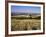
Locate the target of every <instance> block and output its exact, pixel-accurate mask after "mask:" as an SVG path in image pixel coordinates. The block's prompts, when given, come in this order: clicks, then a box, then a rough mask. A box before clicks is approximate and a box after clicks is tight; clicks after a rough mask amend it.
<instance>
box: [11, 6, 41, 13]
mask: <svg viewBox="0 0 46 37" xmlns="http://www.w3.org/2000/svg"><path fill="white" fill-rule="evenodd" d="M11 12H12V13H29V14H30V13H40V12H41V8H40V7H36V6H13V5H12V6H11Z"/></svg>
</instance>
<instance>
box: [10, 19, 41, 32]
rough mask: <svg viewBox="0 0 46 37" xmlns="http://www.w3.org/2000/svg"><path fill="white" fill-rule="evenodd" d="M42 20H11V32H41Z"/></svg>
mask: <svg viewBox="0 0 46 37" xmlns="http://www.w3.org/2000/svg"><path fill="white" fill-rule="evenodd" d="M40 21H41V20H40V19H11V30H12V31H22V30H39V29H40V27H41V26H40V25H41V22H40Z"/></svg>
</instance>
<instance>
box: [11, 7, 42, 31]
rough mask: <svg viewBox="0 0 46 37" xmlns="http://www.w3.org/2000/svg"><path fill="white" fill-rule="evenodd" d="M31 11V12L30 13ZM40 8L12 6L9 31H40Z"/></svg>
mask: <svg viewBox="0 0 46 37" xmlns="http://www.w3.org/2000/svg"><path fill="white" fill-rule="evenodd" d="M34 9H36V10H37V11H36V10H34ZM31 10H32V11H31ZM40 29H41V13H40V8H39V7H38V8H36V7H23V6H22V7H20V6H12V12H11V31H25V30H40Z"/></svg>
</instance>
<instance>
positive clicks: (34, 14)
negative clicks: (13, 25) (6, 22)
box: [11, 12, 40, 16]
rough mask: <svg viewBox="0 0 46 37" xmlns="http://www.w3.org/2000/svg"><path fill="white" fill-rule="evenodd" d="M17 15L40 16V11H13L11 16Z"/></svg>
mask: <svg viewBox="0 0 46 37" xmlns="http://www.w3.org/2000/svg"><path fill="white" fill-rule="evenodd" d="M16 15H30V16H40V13H28V12H27V13H24V12H22V13H20V12H16V13H15V12H11V16H16Z"/></svg>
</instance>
